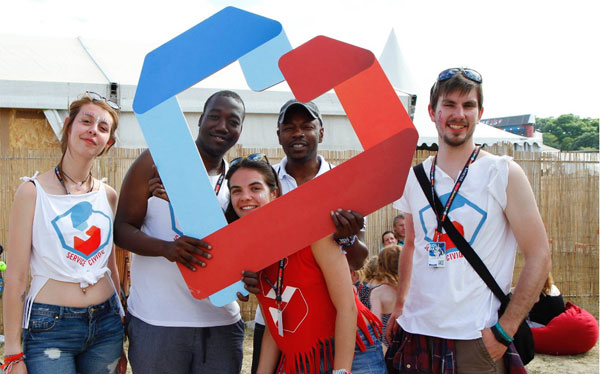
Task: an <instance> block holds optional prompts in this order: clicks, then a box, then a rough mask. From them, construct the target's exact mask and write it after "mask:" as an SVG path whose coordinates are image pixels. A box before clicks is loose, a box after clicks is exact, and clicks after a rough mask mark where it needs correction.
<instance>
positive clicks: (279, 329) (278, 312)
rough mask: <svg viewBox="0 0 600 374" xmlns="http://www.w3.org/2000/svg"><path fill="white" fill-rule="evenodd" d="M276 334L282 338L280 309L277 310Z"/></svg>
mask: <svg viewBox="0 0 600 374" xmlns="http://www.w3.org/2000/svg"><path fill="white" fill-rule="evenodd" d="M277 333H278V334H279V336H283V312H282V311H281V307H279V308H277Z"/></svg>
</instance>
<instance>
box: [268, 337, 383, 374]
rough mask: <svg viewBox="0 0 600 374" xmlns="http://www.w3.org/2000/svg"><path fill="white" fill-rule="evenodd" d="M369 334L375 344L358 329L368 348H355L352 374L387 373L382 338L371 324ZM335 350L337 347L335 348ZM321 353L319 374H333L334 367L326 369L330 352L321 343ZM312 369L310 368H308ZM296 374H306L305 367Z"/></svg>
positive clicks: (282, 373) (281, 373)
mask: <svg viewBox="0 0 600 374" xmlns="http://www.w3.org/2000/svg"><path fill="white" fill-rule="evenodd" d="M368 328H369V334H370V335H371V339H372V341H373V344H369V341H368V340H367V337H366V336H365V334H364V333H363V332H362V330H360V329H357V331H358V334H359V336H360V338H361V339H362V341H363V343H364V345H365V347H366V349H365V350H364V351H361V350H360V349H359V348H358V346H355V348H354V359H353V360H352V369H351V372H352V374H387V369H386V366H385V360H384V358H383V348H382V345H381V340H379V339H377V335H375V332H374V331H373V328H372V327H371V325H369V326H368ZM334 350H335V348H334ZM320 355H321V359H320V362H321V367H320V368H319V371H318V373H319V374H331V372H332V369H331V368H329V369H327V370H326V369H325V367H324V363H325V357H326V356H329V354H325V352H324V349H323V346H322V345H321V349H320ZM308 371H310V369H309V370H308ZM279 374H293V373H286V372H284V371H282V372H280V373H279ZM296 374H306V370H304V368H302V367H301V368H300V369H299V370H298V372H297V373H296Z"/></svg>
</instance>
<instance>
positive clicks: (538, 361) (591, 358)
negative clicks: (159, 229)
mask: <svg viewBox="0 0 600 374" xmlns="http://www.w3.org/2000/svg"><path fill="white" fill-rule="evenodd" d="M252 337H253V330H250V329H246V338H245V339H244V362H243V364H242V374H250V367H251V363H252ZM0 353H1V354H2V355H3V354H4V344H2V345H1V347H0ZM598 359H599V358H598V343H596V346H595V347H594V348H592V350H591V351H589V352H587V353H584V354H581V355H575V356H550V355H542V354H536V356H535V358H534V359H533V361H531V362H530V363H529V364H528V365H527V372H528V373H529V374H594V373H599V364H598V363H599V361H598ZM127 373H128V374H131V368H128V370H127Z"/></svg>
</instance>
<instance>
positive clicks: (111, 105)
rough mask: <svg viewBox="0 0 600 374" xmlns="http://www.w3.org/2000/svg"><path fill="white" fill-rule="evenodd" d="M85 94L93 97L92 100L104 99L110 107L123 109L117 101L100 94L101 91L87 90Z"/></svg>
mask: <svg viewBox="0 0 600 374" xmlns="http://www.w3.org/2000/svg"><path fill="white" fill-rule="evenodd" d="M85 94H86V95H88V96H89V97H90V98H91V99H92V101H104V102H105V103H106V104H108V106H109V107H111V108H113V109H114V110H121V107H120V106H119V104H117V103H115V102H114V101H112V100H108V99H107V98H105V97H104V96H102V95H100V94H99V93H96V92H92V91H85Z"/></svg>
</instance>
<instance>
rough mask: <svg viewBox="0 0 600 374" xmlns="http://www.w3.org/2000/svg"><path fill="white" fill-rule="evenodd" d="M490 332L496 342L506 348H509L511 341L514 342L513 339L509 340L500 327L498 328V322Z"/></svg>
mask: <svg viewBox="0 0 600 374" xmlns="http://www.w3.org/2000/svg"><path fill="white" fill-rule="evenodd" d="M491 330H492V333H493V334H494V337H495V338H496V340H497V341H498V342H500V343H502V344H504V345H505V346H507V347H508V346H510V344H511V343H512V342H513V340H515V339H514V338H511V337H510V336H509V335H508V334H507V333H506V331H504V329H503V328H502V326H500V322H497V323H496V324H495V325H494V326H492V327H491Z"/></svg>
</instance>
